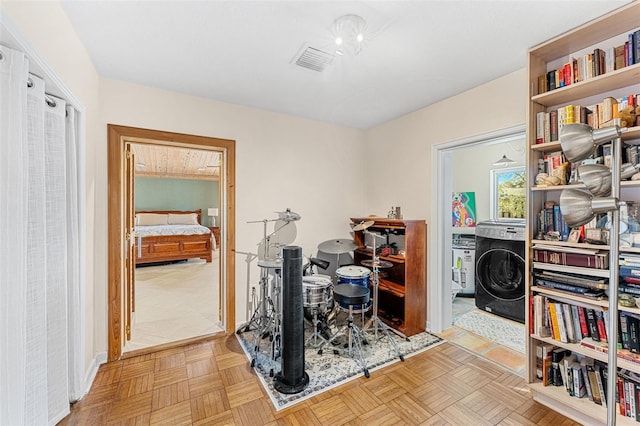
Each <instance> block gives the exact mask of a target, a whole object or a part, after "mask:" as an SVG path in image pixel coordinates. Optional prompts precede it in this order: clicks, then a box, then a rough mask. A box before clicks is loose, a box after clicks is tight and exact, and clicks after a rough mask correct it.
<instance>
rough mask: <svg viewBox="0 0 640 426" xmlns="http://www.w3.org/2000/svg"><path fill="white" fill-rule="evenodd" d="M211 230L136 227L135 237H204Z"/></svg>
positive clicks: (194, 226)
mask: <svg viewBox="0 0 640 426" xmlns="http://www.w3.org/2000/svg"><path fill="white" fill-rule="evenodd" d="M210 233H211V230H210V229H209V228H207V227H206V226H202V225H150V226H144V225H138V226H136V236H137V237H142V238H144V237H157V236H166V235H204V234H210Z"/></svg>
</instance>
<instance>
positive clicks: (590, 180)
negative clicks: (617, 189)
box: [578, 164, 611, 197]
mask: <svg viewBox="0 0 640 426" xmlns="http://www.w3.org/2000/svg"><path fill="white" fill-rule="evenodd" d="M578 175H579V176H580V180H581V181H582V183H584V184H585V185H586V187H587V189H588V190H589V192H591V194H592V195H593V196H595V197H608V196H609V195H611V170H610V169H609V168H608V167H607V166H605V165H603V164H582V165H580V166H579V167H578Z"/></svg>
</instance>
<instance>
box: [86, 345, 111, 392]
mask: <svg viewBox="0 0 640 426" xmlns="http://www.w3.org/2000/svg"><path fill="white" fill-rule="evenodd" d="M105 362H107V353H106V352H98V353H97V354H96V356H95V358H93V361H92V362H91V365H90V366H89V368H88V370H87V373H86V375H85V377H84V395H86V394H88V393H89V391H90V390H91V385H93V381H94V380H95V379H96V375H97V374H98V368H100V365H102V364H104V363H105ZM84 395H83V397H84Z"/></svg>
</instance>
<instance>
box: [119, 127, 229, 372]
mask: <svg viewBox="0 0 640 426" xmlns="http://www.w3.org/2000/svg"><path fill="white" fill-rule="evenodd" d="M132 143H136V144H155V145H165V146H171V147H180V148H194V149H198V150H205V151H207V150H210V151H217V152H220V153H221V156H222V161H221V172H220V188H219V190H220V206H219V217H218V223H219V225H220V230H221V233H220V241H219V242H220V244H219V247H218V253H219V257H220V259H219V262H220V283H221V285H220V289H221V292H222V298H221V299H222V302H221V304H220V307H221V308H222V311H223V314H222V317H221V319H222V323H223V324H222V327H223V329H224V332H225V333H227V334H228V333H232V332H233V330H234V326H235V303H234V300H235V261H234V256H233V255H232V253H233V251H234V249H235V217H234V214H233V212H234V211H235V141H232V140H228V139H218V138H210V137H205V136H195V135H187V134H181V133H172V132H163V131H157V130H149V129H140V128H134V127H126V126H118V125H112V124H109V125H108V182H109V202H108V217H109V229H108V241H109V250H108V257H109V271H108V274H109V281H108V300H109V303H108V332H109V339H108V360H109V361H113V360H116V359H119V358H120V357H121V356H122V353H123V348H124V345H125V343H126V341H127V338H128V336H130V332H131V328H130V327H131V310H132V302H133V301H135V288H133V287H132V286H131V285H130V284H131V283H132V282H133V279H132V278H131V277H132V275H133V268H134V262H133V260H132V259H133V258H134V254H133V253H134V252H133V249H132V248H133V247H135V241H134V240H132V238H130V233H129V232H127V229H130V224H131V223H133V220H132V217H133V215H132V213H131V212H132V211H133V208H132V197H131V194H132V192H133V189H132V188H133V187H132V180H133V178H132V176H133V173H132V172H131V169H132V167H133V166H132V164H131V163H132V161H131V158H130V154H128V153H127V151H128V148H129V147H130V145H131V144H132ZM200 338H202V337H200ZM197 339H199V338H193V339H188V340H180V341H176V342H172V343H167V344H164V345H162V346H161V347H162V348H166V347H171V346H176V345H180V344H184V343H185V342H186V341H192V340H197ZM157 348H158V347H157V346H156V347H155V349H157Z"/></svg>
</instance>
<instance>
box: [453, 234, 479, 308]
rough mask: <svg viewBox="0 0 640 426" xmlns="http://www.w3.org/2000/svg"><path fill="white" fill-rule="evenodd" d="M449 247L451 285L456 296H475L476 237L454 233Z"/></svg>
mask: <svg viewBox="0 0 640 426" xmlns="http://www.w3.org/2000/svg"><path fill="white" fill-rule="evenodd" d="M451 248H452V251H451V252H452V259H451V272H452V273H451V286H452V288H453V289H454V292H455V294H456V295H457V296H462V297H475V294H476V290H475V288H476V279H475V276H476V275H475V269H476V250H475V249H476V239H475V237H474V236H473V235H460V234H454V236H453V240H452V244H451Z"/></svg>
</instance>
